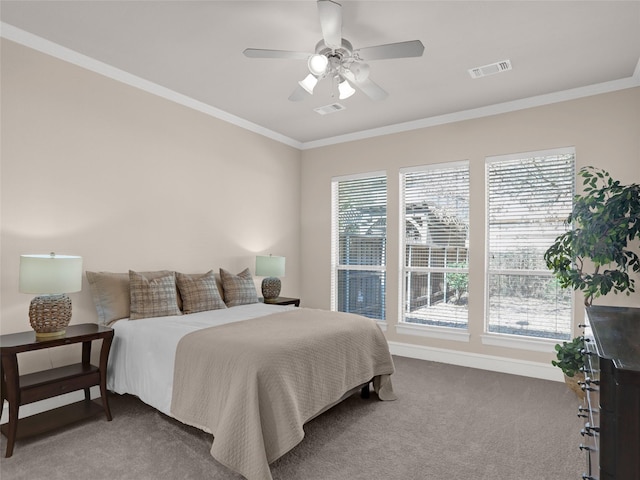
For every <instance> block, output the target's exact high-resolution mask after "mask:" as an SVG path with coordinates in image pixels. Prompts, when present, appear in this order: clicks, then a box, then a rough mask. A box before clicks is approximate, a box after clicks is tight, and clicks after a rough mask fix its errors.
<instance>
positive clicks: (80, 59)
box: [0, 22, 302, 149]
mask: <svg viewBox="0 0 640 480" xmlns="http://www.w3.org/2000/svg"><path fill="white" fill-rule="evenodd" d="M0 36H1V37H3V38H6V39H7V40H11V41H12V42H16V43H19V44H20V45H24V46H25V47H29V48H31V49H33V50H36V51H38V52H41V53H45V54H47V55H50V56H52V57H55V58H58V59H60V60H63V61H65V62H68V63H71V64H73V65H76V66H78V67H81V68H84V69H86V70H90V71H92V72H94V73H97V74H99V75H102V76H105V77H107V78H111V79H112V80H115V81H117V82H121V83H124V84H127V85H129V86H132V87H134V88H138V89H140V90H143V91H145V92H148V93H151V94H153V95H156V96H158V97H161V98H164V99H165V100H169V101H171V102H174V103H177V104H179V105H182V106H184V107H187V108H191V109H193V110H196V111H198V112H201V113H204V114H206V115H209V116H211V117H215V118H217V119H219V120H223V121H225V122H227V123H231V124H233V125H236V126H238V127H240V128H243V129H245V130H249V131H251V132H253V133H257V134H259V135H262V136H264V137H267V138H270V139H272V140H275V141H277V142H280V143H283V144H285V145H289V146H290V147H294V148H297V149H301V148H302V143H301V142H298V141H297V140H294V139H292V138H289V137H286V136H284V135H282V134H280V133H277V132H274V131H272V130H269V129H267V128H264V127H262V126H260V125H257V124H255V123H252V122H249V121H248V120H245V119H243V118H240V117H237V116H235V115H233V114H231V113H228V112H225V111H224V110H220V109H219V108H215V107H212V106H211V105H207V104H206V103H204V102H201V101H199V100H195V99H193V98H191V97H188V96H186V95H183V94H181V93H178V92H176V91H174V90H171V89H169V88H166V87H163V86H161V85H158V84H157V83H153V82H150V81H149V80H145V79H144V78H141V77H138V76H136V75H132V74H131V73H128V72H125V71H124V70H120V69H119V68H116V67H114V66H112V65H109V64H107V63H104V62H100V61H98V60H96V59H94V58H91V57H89V56H87V55H83V54H81V53H79V52H76V51H75V50H71V49H69V48H66V47H63V46H62V45H59V44H57V43H54V42H52V41H50V40H47V39H44V38H42V37H38V36H37V35H33V34H32V33H29V32H26V31H24V30H21V29H19V28H17V27H14V26H13V25H10V24H8V23H4V22H0Z"/></svg>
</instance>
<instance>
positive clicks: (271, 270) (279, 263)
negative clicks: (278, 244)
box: [256, 255, 285, 277]
mask: <svg viewBox="0 0 640 480" xmlns="http://www.w3.org/2000/svg"><path fill="white" fill-rule="evenodd" d="M284 262H285V257H274V256H273V255H269V256H266V255H260V256H257V257H256V275H257V276H258V277H284Z"/></svg>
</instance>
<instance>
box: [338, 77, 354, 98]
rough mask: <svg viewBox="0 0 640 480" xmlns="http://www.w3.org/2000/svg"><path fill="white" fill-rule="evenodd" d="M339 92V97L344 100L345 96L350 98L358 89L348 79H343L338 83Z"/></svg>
mask: <svg viewBox="0 0 640 480" xmlns="http://www.w3.org/2000/svg"><path fill="white" fill-rule="evenodd" d="M338 93H339V95H338V98H339V99H340V100H344V99H345V98H349V97H350V96H351V95H353V94H354V93H356V91H355V89H354V88H353V87H352V86H351V84H350V83H349V82H347V81H346V80H342V81H341V82H340V83H339V84H338Z"/></svg>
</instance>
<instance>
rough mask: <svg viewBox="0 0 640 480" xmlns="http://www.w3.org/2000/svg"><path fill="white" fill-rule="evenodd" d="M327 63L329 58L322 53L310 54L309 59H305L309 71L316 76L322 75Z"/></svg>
mask: <svg viewBox="0 0 640 480" xmlns="http://www.w3.org/2000/svg"><path fill="white" fill-rule="evenodd" d="M328 65H329V59H328V58H327V57H325V56H324V55H319V54H317V53H316V54H315V55H311V56H310V57H309V60H308V61H307V66H308V67H309V71H310V72H311V73H313V74H314V75H316V76H319V75H322V74H323V73H324V72H326V71H327V66H328Z"/></svg>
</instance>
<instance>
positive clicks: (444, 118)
mask: <svg viewBox="0 0 640 480" xmlns="http://www.w3.org/2000/svg"><path fill="white" fill-rule="evenodd" d="M638 86H640V60H639V61H638V65H637V67H636V70H635V73H634V75H633V76H632V77H628V78H623V79H620V80H612V81H610V82H604V83H598V84H595V85H588V86H586V87H579V88H573V89H570V90H564V91H561V92H554V93H549V94H546V95H538V96H536V97H529V98H523V99H520V100H514V101H511V102H505V103H497V104H495V105H488V106H486V107H479V108H474V109H472V110H463V111H460V112H455V113H449V114H446V115H439V116H436V117H429V118H423V119H420V120H414V121H411V122H406V123H397V124H395V125H389V126H386V127H379V128H373V129H370V130H362V131H360V132H355V133H349V134H346V135H339V136H336V137H330V138H325V139H322V140H315V141H312V142H305V143H303V144H302V147H301V148H302V150H310V149H313V148H319V147H325V146H328V145H335V144H338V143H346V142H353V141H355V140H364V139H367V138H372V137H379V136H382V135H391V134H394V133H402V132H408V131H411V130H419V129H421V128H427V127H434V126H437V125H445V124H447V123H455V122H461V121H463V120H473V119H477V118H482V117H489V116H492V115H499V114H501V113H509V112H515V111H517V110H525V109H527V108H533V107H540V106H544V105H551V104H553V103H560V102H566V101H568V100H575V99H578V98H583V97H590V96H592V95H600V94H603V93H609V92H615V91H618V90H625V89H628V88H633V87H638Z"/></svg>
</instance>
